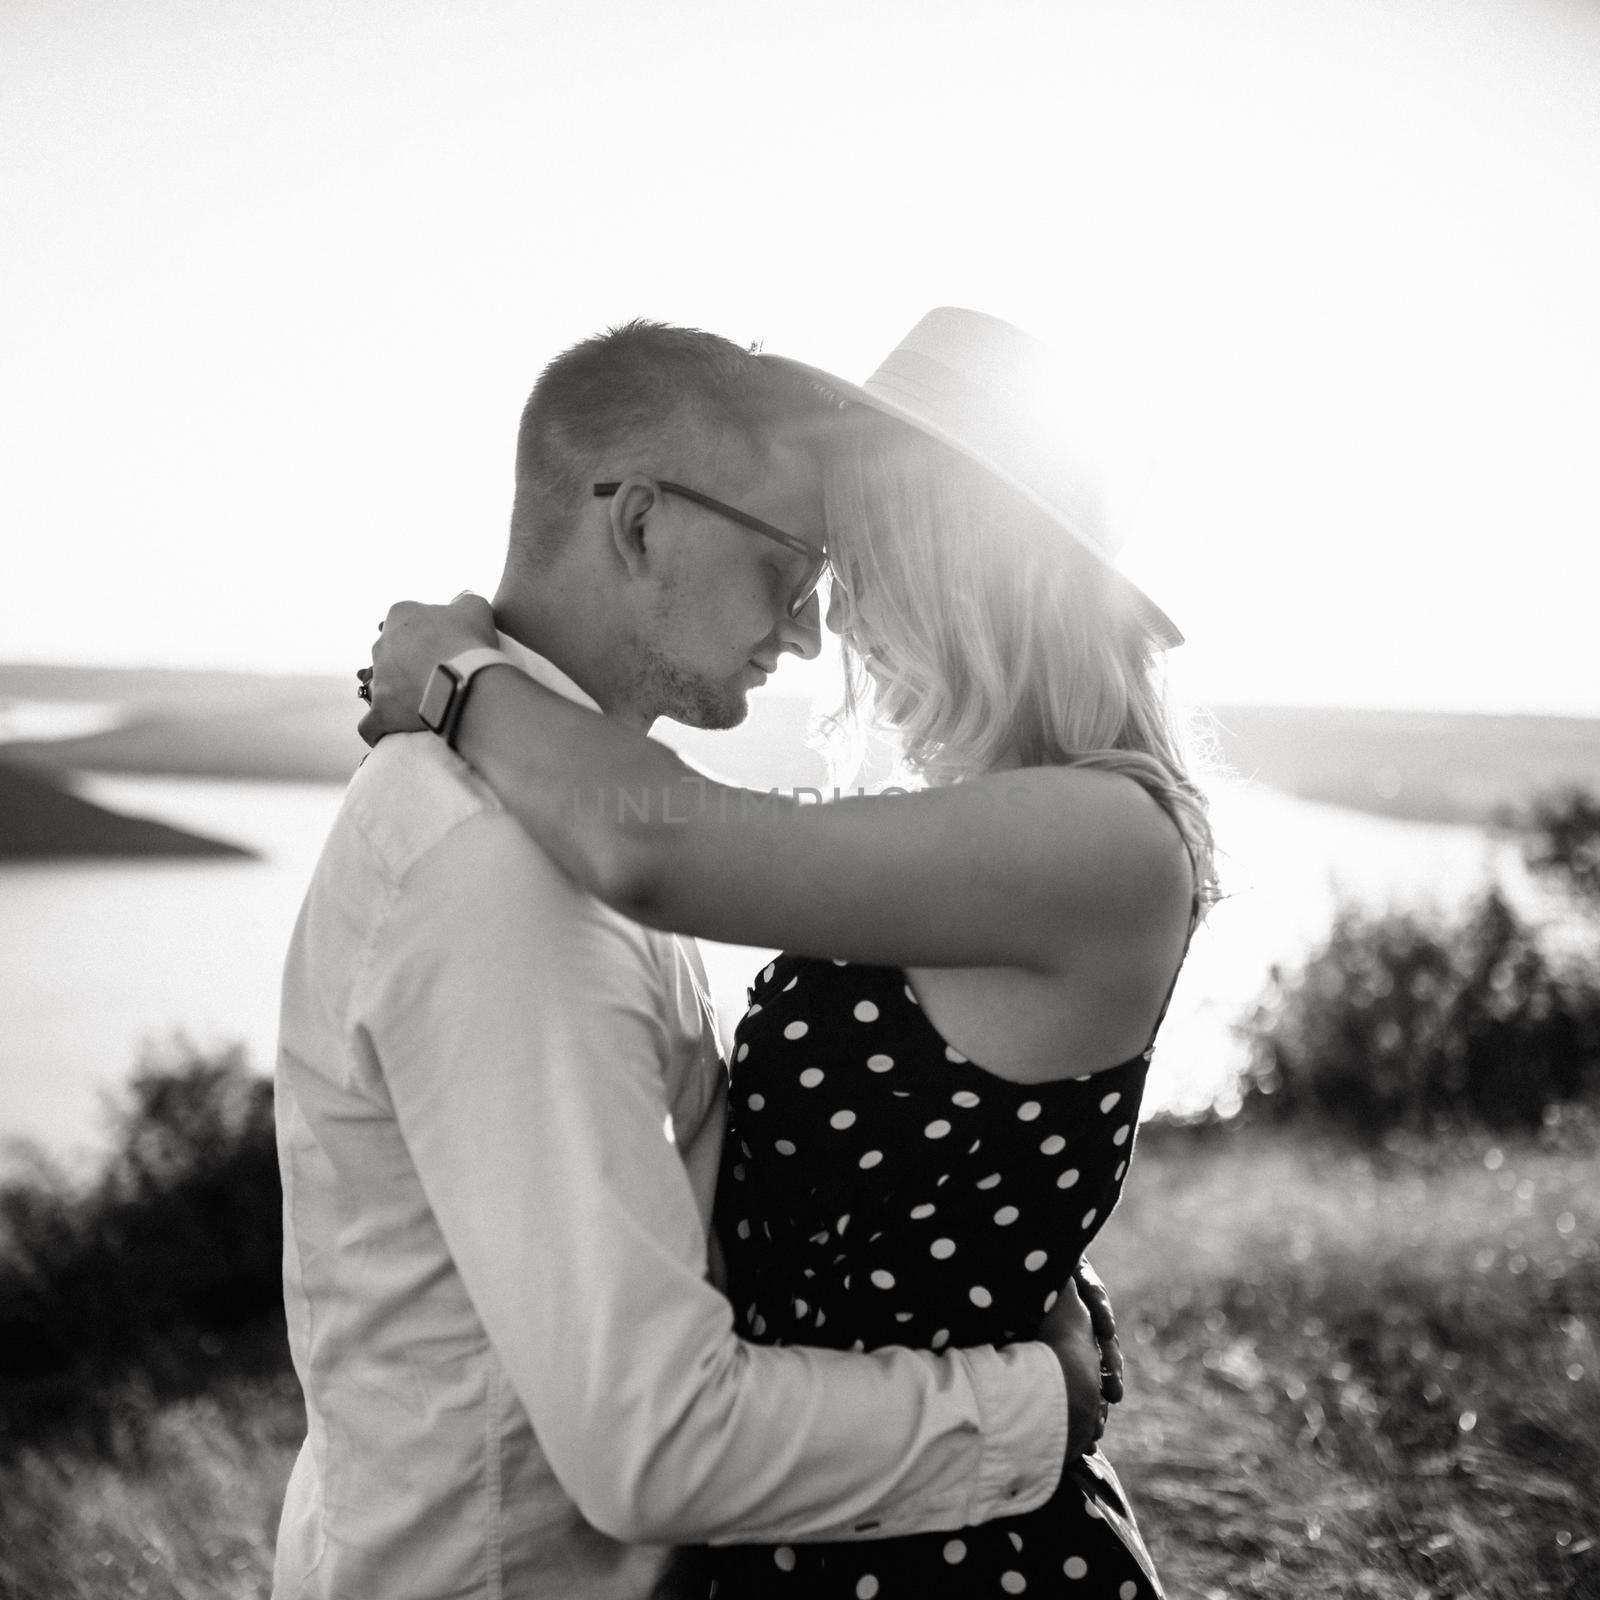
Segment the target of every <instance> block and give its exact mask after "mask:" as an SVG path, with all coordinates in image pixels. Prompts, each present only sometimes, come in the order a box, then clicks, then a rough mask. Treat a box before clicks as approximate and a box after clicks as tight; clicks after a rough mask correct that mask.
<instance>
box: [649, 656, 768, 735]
mask: <svg viewBox="0 0 1600 1600" xmlns="http://www.w3.org/2000/svg"><path fill="white" fill-rule="evenodd" d="M635 681H636V684H637V691H636V694H635V696H633V697H631V698H634V699H635V703H636V704H640V705H645V706H648V707H649V708H650V711H651V714H652V715H653V716H657V717H670V718H671V719H672V721H674V722H681V723H683V724H684V726H685V727H689V728H705V729H706V730H708V731H713V732H714V731H719V730H722V729H726V728H736V727H738V726H739V724H740V723H741V722H743V721H744V719H745V717H746V716H748V715H749V712H750V701H749V697H748V695H747V694H746V692H745V690H744V689H743V688H741V687H740V686H739V685H737V684H734V683H729V682H727V681H721V682H719V681H717V680H715V679H711V678H707V677H705V676H704V675H703V674H701V673H698V672H693V671H691V670H690V669H689V668H688V667H685V666H684V665H683V664H682V663H681V662H677V661H674V660H672V659H671V658H670V657H669V656H667V655H666V654H664V653H663V652H662V651H660V650H656V649H652V650H648V651H647V652H646V653H645V658H644V659H643V660H642V661H641V662H640V663H639V668H638V673H637V677H636V680H635Z"/></svg>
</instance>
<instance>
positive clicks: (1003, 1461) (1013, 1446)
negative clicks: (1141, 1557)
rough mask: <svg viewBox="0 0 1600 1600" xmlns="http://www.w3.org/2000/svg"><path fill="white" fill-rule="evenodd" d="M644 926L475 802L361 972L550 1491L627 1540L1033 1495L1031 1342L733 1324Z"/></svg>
mask: <svg viewBox="0 0 1600 1600" xmlns="http://www.w3.org/2000/svg"><path fill="white" fill-rule="evenodd" d="M648 940H649V935H647V934H646V932H645V930H643V929H641V928H639V927H637V926H636V925H635V924H633V923H630V922H628V921H627V920H626V919H624V918H622V917H620V916H618V915H616V914H615V913H614V912H611V911H610V910H608V909H607V908H606V907H604V906H603V905H601V904H600V903H599V902H598V901H595V900H593V899H591V898H589V897H587V896H585V895H582V894H581V893H579V892H578V891H577V890H576V889H574V888H573V887H572V886H571V885H570V884H569V883H568V882H567V881H566V880H565V879H564V878H563V877H561V875H560V874H559V872H558V871H557V869H556V868H555V867H554V866H553V864H552V863H550V861H549V860H548V858H546V857H545V856H543V855H542V854H541V853H540V852H539V851H538V850H537V849H536V848H535V847H534V846H533V845H532V844H531V843H530V842H529V841H528V840H527V838H526V836H525V835H524V834H523V833H522V832H521V830H520V829H518V828H517V826H516V824H515V823H514V822H513V821H512V820H511V819H510V818H509V817H508V816H506V815H505V814H504V813H501V812H487V813H484V814H481V815H478V816H475V817H473V818H471V819H470V820H468V821H465V822H463V823H461V824H460V825H458V826H457V827H455V828H454V829H452V830H451V831H450V832H449V833H448V834H447V835H446V836H445V837H444V838H443V839H442V840H441V841H440V842H439V843H438V844H437V845H435V846H434V847H433V848H432V849H431V850H430V851H429V852H427V853H426V854H425V855H424V856H423V857H422V858H421V859H420V860H419V861H418V862H416V863H415V864H414V865H413V866H412V867H411V869H410V870H409V872H408V873H407V874H406V876H405V878H404V879H403V881H402V882H401V884H400V886H399V888H398V889H397V891H396V893H395V896H394V900H393V903H392V904H391V906H390V908H389V911H388V914H387V916H386V917H385V919H384V922H383V925H382V928H381V930H380V932H379V934H378V936H377V939H376V942H375V944H374V946H373V949H372V953H371V959H370V961H369V964H368V969H367V972H366V974H365V975H364V977H363V979H362V982H361V983H360V984H359V985H358V987H357V999H356V1008H357V1015H356V1016H355V1018H354V1019H353V1020H354V1022H355V1025H356V1026H359V1027H362V1028H364V1029H365V1030H366V1031H367V1033H368V1034H369V1036H370V1039H371V1043H372V1046H373V1048H374V1050H375V1052H376V1055H377V1058H378V1060H379V1062H380V1064H381V1068H382V1071H383V1074H384V1078H385V1081H386V1083H387V1085H388V1087H389V1092H390V1095H391V1097H392V1100H393V1103H394V1107H395V1112H396V1116H397V1118H398V1121H399V1125H400V1129H401V1133H402V1135H403V1137H404V1138H405V1140H406V1143H407V1147H408V1149H409V1151H410V1154H411V1157H412V1160H413V1162H414V1163H415V1166H416V1169H417V1172H418V1174H419V1176H420V1180H421V1183H422V1186H423V1190H424V1192H425V1193H426V1195H427V1198H428V1202H429V1205H430V1206H431V1207H432V1209H433V1211H434V1214H435V1216H436V1218H437V1220H438V1223H439V1226H440V1229H441V1230H442V1232H443V1235H444V1238H445V1242H446V1244H447V1246H448V1248H449V1250H450V1253H451V1256H452V1258H453V1259H454V1261H455V1264H456V1266H457V1268H458V1270H459V1272H460V1274H461V1277H462V1280H463V1282H464V1284H465V1286H466V1289H467V1292H468V1294H469V1295H470V1297H471V1299H472V1301H473V1304H474V1307H475V1309H476V1310H477V1313H478V1315H479V1317H480V1319H481V1320H482V1322H483V1325H484V1327H485V1329H486V1331H487V1333H488V1336H489V1338H490V1340H491V1341H492V1343H493V1345H494V1348H495V1351H496V1354H497V1356H498V1357H499V1359H500V1361H501V1363H502V1365H503V1366H504V1367H505V1369H506V1371H507V1374H508V1376H509V1378H510V1380H511V1382H512V1383H513V1385H514V1386H515V1388H516V1390H517V1393H518V1395H519V1397H520V1398H521V1400H522V1402H523V1404H524V1406H525V1407H526V1409H527V1411H528V1414H529V1417H530V1419H531V1421H532V1425H533V1428H534V1432H535V1434H536V1436H537V1438H538V1440H539V1443H540V1445H541V1447H542V1449H543V1450H544V1452H545V1454H546V1456H547V1457H548V1459H549V1461H550V1464H551V1467H552V1470H553V1471H554V1472H555V1474H556V1476H557V1478H558V1479H559V1480H560V1482H561V1483H562V1485H563V1487H564V1488H565V1489H566V1490H567V1492H568V1493H569V1494H570V1495H571V1496H572V1498H573V1500H574V1501H575V1502H576V1504H577V1506H578V1508H579V1509H580V1511H581V1512H582V1513H583V1515H584V1516H585V1518H586V1519H587V1520H588V1521H589V1522H591V1523H592V1524H593V1525H594V1526H595V1527H597V1528H599V1529H601V1530H602V1531H603V1532H605V1533H607V1534H609V1535H611V1536H612V1537H614V1538H617V1539H620V1540H625V1541H628V1542H632V1543H690V1542H705V1541H710V1542H740V1543H745V1542H766V1541H777V1540H801V1539H842V1538H857V1537H866V1538H882V1537H886V1536H888V1535H891V1534H899V1533H910V1532H922V1531H930V1530H935V1529H945V1528H954V1527H960V1526H965V1525H968V1524H971V1523H974V1522H980V1521H986V1520H988V1519H989V1518H990V1517H992V1516H995V1515H999V1514H1013V1513H1017V1512H1021V1511H1026V1510H1031V1509H1033V1508H1034V1507H1036V1506H1038V1505H1040V1504H1042V1503H1043V1502H1044V1501H1045V1500H1046V1499H1048V1498H1049V1496H1050V1494H1051V1493H1052V1492H1053V1491H1054V1488H1055V1486H1056V1483H1057V1480H1058V1478H1059V1475H1060V1471H1061V1466H1062V1461H1063V1457H1064V1453H1065V1446H1066V1433H1067V1416H1066V1392H1065V1384H1064V1381H1063V1378H1062V1375H1061V1371H1060V1367H1059V1364H1058V1363H1057V1361H1056V1359H1055V1357H1054V1355H1053V1354H1052V1353H1051V1352H1050V1350H1049V1349H1048V1348H1047V1347H1046V1346H1044V1345H1040V1344H1023V1345H1015V1346H1009V1347H1007V1348H1005V1349H1001V1350H995V1349H992V1348H988V1347H983V1348H978V1349H969V1350H962V1351H952V1352H946V1353H944V1354H942V1355H936V1354H934V1353H932V1352H926V1351H913V1350H908V1349H892V1350H884V1351H879V1352H875V1353H872V1354H851V1353H844V1352H836V1351H829V1350H820V1349H810V1348H781V1349H780V1348H771V1347H766V1346H760V1345H753V1344H748V1343H746V1342H744V1341H743V1340H741V1339H740V1338H738V1337H737V1335H736V1334H735V1332H734V1327H733V1314H732V1310H731V1308H730V1306H729V1305H728V1303H727V1301H726V1300H725V1299H724V1298H723V1297H722V1295H720V1294H719V1293H718V1292H717V1291H716V1290H715V1289H714V1288H713V1287H712V1286H711V1285H710V1284H709V1283H708V1282H707V1281H706V1273H707V1244H706V1237H705V1225H704V1222H703V1220H702V1217H701V1215H700V1212H699V1210H698V1208H697V1207H696V1205H695V1201H694V1195H693V1191H692V1189H691V1186H690V1183H689V1179H688V1175H687V1173H686V1172H685V1170H684V1167H683V1164H682V1162H681V1160H680V1159H679V1155H678V1152H677V1151H676V1149H675V1148H674V1146H673V1144H672V1142H671V1140H670V1136H669V1134H668V1132H667V1127H668V1121H669V1110H670V1107H669V1103H668V1091H667V1086H666V1082H665V1079H664V1076H663V1071H662V1063H663V1061H664V1059H665V1056H664V1052H665V1051H666V1049H667V1048H668V1038H667V1034H666V1028H667V1022H666V1020H665V1018H664V1016H663V1007H662V1000H661V992H660V974H659V972H658V969H657V965H656V961H655V959H654V955H653V951H652V949H651V946H650V944H649V942H648Z"/></svg>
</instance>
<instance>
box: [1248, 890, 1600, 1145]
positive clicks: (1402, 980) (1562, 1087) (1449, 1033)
mask: <svg viewBox="0 0 1600 1600" xmlns="http://www.w3.org/2000/svg"><path fill="white" fill-rule="evenodd" d="M1245 1031H1246V1037H1247V1041H1248V1044H1249V1050H1250V1067H1249V1073H1248V1079H1247V1083H1246V1086H1245V1094H1244V1104H1245V1108H1246V1110H1247V1112H1248V1113H1251V1114H1254V1115H1257V1116H1261V1117H1264V1118H1267V1119H1270V1120H1275V1121H1305V1122H1309V1123H1316V1124H1323V1125H1331V1126H1335V1127H1339V1128H1342V1129H1344V1130H1347V1131H1349V1132H1351V1133H1354V1134H1356V1135H1358V1136H1361V1137H1365V1138H1371V1139H1376V1138H1380V1137H1382V1136H1384V1135H1386V1134H1388V1133H1390V1132H1391V1131H1393V1130H1408V1131H1411V1132H1414V1133H1418V1134H1429V1133H1434V1132H1439V1131H1442V1130H1444V1129H1447V1128H1452V1127H1470V1126H1486V1127H1490V1128H1507V1129H1509V1128H1535V1127H1538V1126H1539V1125H1540V1124H1541V1123H1542V1122H1543V1121H1545V1120H1546V1118H1547V1113H1548V1109H1549V1108H1551V1107H1558V1106H1560V1105H1562V1104H1564V1103H1569V1102H1577V1101H1590V1102H1594V1101H1597V1100H1600V976H1597V968H1596V964H1595V963H1594V962H1593V961H1592V960H1590V961H1584V960H1581V959H1579V958H1577V957H1576V956H1574V955H1571V954H1568V955H1564V956H1563V955H1558V954H1555V953H1552V951H1551V950H1550V949H1548V948H1547V946H1546V943H1545V942H1544V941H1543V940H1542V939H1541V937H1540V934H1539V931H1538V929H1537V928H1536V927H1534V926H1533V925H1531V924H1530V923H1529V922H1527V921H1526V920H1525V919H1524V918H1523V917H1521V916H1520V915H1519V914H1518V913H1517V911H1516V910H1515V908H1514V907H1513V906H1512V905H1511V904H1510V903H1509V902H1508V901H1507V899H1506V898H1505V896H1504V895H1503V894H1502V893H1501V892H1500V891H1499V890H1498V889H1493V888H1491V889H1489V890H1487V891H1485V892H1484V893H1483V894H1482V895H1481V896H1479V897H1478V898H1477V899H1476V900H1475V901H1473V902H1472V903H1470V904H1469V905H1468V906H1467V907H1466V908H1465V909H1464V910H1463V911H1462V912H1459V913H1457V914H1456V915H1455V916H1454V917H1446V916H1443V915H1440V914H1425V913H1422V912H1417V911H1388V912H1378V911H1371V910H1368V909H1366V908H1364V907H1361V906H1358V905H1352V904H1347V905H1344V906H1342V907H1341V908H1340V909H1339V911H1338V913H1337V915H1336V917H1335V920H1334V925H1333V928H1332V930H1331V931H1330V933H1329V935H1328V937H1327V940H1326V941H1325V942H1324V943H1323V944H1322V945H1321V946H1320V947H1319V948H1318V949H1317V950H1316V951H1315V952H1314V953H1313V954H1312V955H1311V956H1310V958H1309V959H1308V960H1307V961H1306V962H1305V964H1304V965H1303V966H1301V967H1299V968H1296V969H1293V970H1288V971H1284V970H1274V972H1273V975H1272V979H1271V982H1270V984H1269V986H1268V989H1267V992H1266V994H1265V996H1264V997H1263V999H1262V1001H1261V1002H1260V1004H1259V1005H1258V1007H1257V1009H1256V1011H1255V1013H1254V1015H1253V1016H1252V1017H1251V1018H1250V1020H1249V1021H1248V1022H1247V1024H1246V1025H1245Z"/></svg>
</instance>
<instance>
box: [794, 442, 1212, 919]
mask: <svg viewBox="0 0 1600 1600" xmlns="http://www.w3.org/2000/svg"><path fill="white" fill-rule="evenodd" d="M826 495H827V525H828V541H829V549H830V554H831V558H832V565H833V569H834V579H833V583H834V592H835V595H836V596H837V605H838V610H837V611H836V613H835V616H836V618H837V621H838V626H839V631H840V634H841V640H842V646H843V654H844V664H845V692H844V702H843V705H842V706H841V708H840V710H839V712H838V713H836V714H835V715H834V716H833V717H831V718H829V719H827V720H826V721H825V723H824V730H823V731H824V739H825V743H826V745H827V749H828V755H829V758H830V763H831V765H832V766H833V769H834V774H835V778H836V779H837V778H838V776H839V775H840V774H841V773H846V774H851V775H853V773H854V772H855V771H858V770H859V767H860V761H861V755H862V751H863V748H864V731H865V730H866V729H868V728H873V727H875V728H878V729H880V730H882V731H884V732H885V733H888V734H889V735H890V736H891V737H892V739H893V740H894V741H895V742H896V743H897V745H898V750H899V756H900V763H901V770H902V772H904V773H905V774H908V775H910V776H911V777H912V778H913V779H914V780H917V781H920V782H922V783H924V784H928V785H937V784H946V783H953V782H959V781H960V780H962V779H964V778H970V777H976V776H977V775H979V774H980V773H985V772H991V771H994V770H996V769H998V768H1003V767H1036V766H1078V767H1093V768H1097V769H1099V770H1101V771H1106V772H1120V773H1123V774H1125V775H1126V776H1127V777H1130V778H1132V779H1133V780H1134V781H1135V782H1137V783H1139V784H1140V785H1142V786H1143V787H1144V788H1145V789H1146V790H1147V791H1148V792H1149V793H1150V794H1151V795H1152V796H1153V797H1154V799H1155V800H1156V801H1157V803H1158V804H1159V805H1161V807H1162V808H1163V809H1164V810H1165V811H1166V812H1167V814H1168V815H1169V816H1170V817H1171V818H1172V820H1173V822H1174V824H1175V825H1176V826H1177V828H1178V831H1179V833H1180V834H1181V835H1182V836H1183V840H1184V843H1185V844H1186V845H1187V847H1188V850H1189V854H1190V858H1191V860H1192V861H1193V862H1194V867H1195V879H1196V885H1197V888H1198V890H1199V893H1200V897H1201V900H1202V903H1203V904H1209V903H1211V902H1212V901H1213V900H1214V899H1215V898H1216V875H1215V863H1214V846H1213V840H1212V832H1211V824H1210V820H1209V818H1208V816H1207V808H1206V800H1205V796H1204V794H1203V793H1202V791H1201V789H1200V788H1199V786H1198V784H1197V783H1196V782H1195V780H1194V777H1193V776H1192V775H1191V774H1192V772H1193V771H1194V770H1195V768H1196V766H1197V764H1198V762H1199V759H1200V757H1199V754H1198V751H1199V747H1200V746H1201V745H1202V744H1203V743H1204V739H1203V735H1202V733H1201V730H1200V728H1199V727H1198V725H1195V726H1190V725H1186V724H1185V723H1184V722H1182V721H1181V720H1180V719H1179V718H1178V717H1177V716H1176V715H1175V714H1174V712H1173V711H1172V709H1171V708H1170V707H1169V704H1168V700H1167V694H1166V686H1165V682H1164V678H1163V676H1162V672H1161V656H1160V652H1159V651H1157V650H1156V649H1155V648H1154V646H1153V643H1152V640H1151V637H1150V635H1149V633H1148V631H1147V629H1146V628H1145V627H1144V626H1143V625H1142V624H1141V623H1140V621H1139V618H1138V616H1137V614H1136V612H1135V611H1134V610H1133V609H1132V608H1131V607H1130V606H1129V605H1128V604H1127V601H1126V598H1125V592H1124V590H1123V589H1122V587H1121V586H1120V584H1119V583H1118V581H1117V579H1116V577H1115V575H1114V574H1113V573H1112V572H1111V571H1110V569H1109V568H1107V567H1106V566H1105V565H1104V564H1103V563H1101V562H1100V561H1097V560H1096V559H1095V558H1094V557H1092V556H1090V555H1088V554H1087V553H1085V552H1084V551H1083V550H1082V549H1081V548H1080V547H1079V546H1078V544H1077V542H1076V541H1075V540H1073V539H1072V538H1071V537H1069V536H1068V535H1066V534H1065V533H1063V532H1062V531H1061V529H1060V528H1059V527H1057V526H1056V525H1055V524H1054V523H1053V522H1052V521H1051V520H1050V519H1049V518H1048V517H1046V516H1045V515H1044V514H1043V513H1041V512H1040V511H1038V510H1037V509H1036V508H1035V507H1034V506H1033V505H1032V504H1031V503H1030V502H1029V501H1028V500H1026V499H1025V498H1024V497H1023V496H1022V495H1020V494H1018V493H1016V492H1015V491H1014V490H1012V489H1011V488H1009V487H1008V486H1007V485H1006V484H1004V483H1002V482H1000V481H999V480H998V479H997V478H995V477H994V476H993V475H992V474H990V473H988V472H986V471H984V470H983V469H982V468H981V467H978V466H976V465H974V464H972V463H970V462H968V461H967V460H966V459H965V458H963V457H962V456H960V455H958V454H957V453H956V452H955V451H953V450H950V449H948V448H946V447H945V446H943V445H941V444H939V443H938V442H936V441H935V440H932V439H929V438H927V437H925V436H924V435H922V434H920V433H917V432H916V431H915V430H913V429H910V428H907V427H904V426H901V425H900V424H898V423H894V422H892V421H890V420H888V419H885V418H882V417H878V416H876V415H868V416H863V417H861V418H859V419H858V420H857V422H856V425H855V426H853V427H852V428H851V429H850V430H849V432H848V434H847V436H846V437H845V438H844V439H843V440H841V441H839V442H837V443H836V444H835V446H834V447H833V449H831V450H830V452H829V459H828V470H827V484H826Z"/></svg>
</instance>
